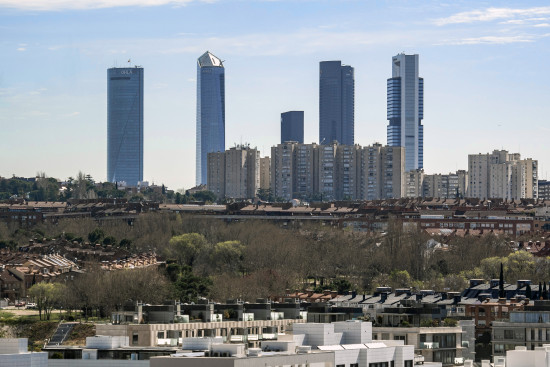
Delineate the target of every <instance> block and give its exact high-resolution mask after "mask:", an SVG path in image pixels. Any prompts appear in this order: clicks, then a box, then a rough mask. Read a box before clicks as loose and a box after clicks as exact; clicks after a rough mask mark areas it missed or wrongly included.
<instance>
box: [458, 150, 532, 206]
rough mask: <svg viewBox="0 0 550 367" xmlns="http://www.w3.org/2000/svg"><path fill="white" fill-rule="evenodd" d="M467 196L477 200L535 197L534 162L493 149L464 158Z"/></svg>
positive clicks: (517, 154)
mask: <svg viewBox="0 0 550 367" xmlns="http://www.w3.org/2000/svg"><path fill="white" fill-rule="evenodd" d="M468 171H469V180H468V191H467V192H468V196H469V197H474V198H480V199H487V198H502V199H527V198H533V199H536V198H538V161H536V160H533V159H531V158H527V159H521V156H520V154H519V153H512V154H511V153H508V151H506V150H494V151H493V152H492V153H487V154H481V153H480V154H470V155H469V156H468Z"/></svg>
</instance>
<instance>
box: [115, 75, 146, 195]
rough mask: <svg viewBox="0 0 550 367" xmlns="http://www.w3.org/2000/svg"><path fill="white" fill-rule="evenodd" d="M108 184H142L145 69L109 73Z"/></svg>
mask: <svg viewBox="0 0 550 367" xmlns="http://www.w3.org/2000/svg"><path fill="white" fill-rule="evenodd" d="M107 180H108V181H110V182H120V181H124V182H126V184H127V185H129V186H137V183H138V181H143V68H141V67H133V68H111V69H108V70H107Z"/></svg>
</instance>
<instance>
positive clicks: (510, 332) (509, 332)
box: [504, 330, 514, 339]
mask: <svg viewBox="0 0 550 367" xmlns="http://www.w3.org/2000/svg"><path fill="white" fill-rule="evenodd" d="M504 339H514V330H504Z"/></svg>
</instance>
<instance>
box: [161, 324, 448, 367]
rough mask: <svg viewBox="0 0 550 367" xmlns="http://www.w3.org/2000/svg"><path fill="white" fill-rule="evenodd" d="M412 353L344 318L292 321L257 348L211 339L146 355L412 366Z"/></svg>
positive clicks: (233, 362)
mask: <svg viewBox="0 0 550 367" xmlns="http://www.w3.org/2000/svg"><path fill="white" fill-rule="evenodd" d="M414 359H415V356H414V346H412V345H405V343H404V341H403V340H377V341H373V340H372V324H371V323H370V322H361V321H349V322H335V323H330V324H328V323H307V324H294V325H293V331H292V334H288V335H287V337H286V338H282V337H281V338H279V340H276V341H263V342H262V343H261V346H260V348H249V349H248V350H246V349H245V347H244V345H242V344H230V345H228V344H211V345H210V346H209V348H208V349H207V350H203V351H201V352H198V351H195V352H192V351H189V352H183V353H180V354H179V355H175V356H170V357H155V358H152V359H151V367H171V366H179V367H190V366H196V365H199V364H200V365H201V366H205V367H208V366H215V367H226V366H227V367H241V366H242V367H254V366H258V367H268V366H310V367H313V366H315V367H322V366H324V367H329V366H330V367H412V366H413V364H414ZM426 365H430V366H437V367H441V363H426Z"/></svg>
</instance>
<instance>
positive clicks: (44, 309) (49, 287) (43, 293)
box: [28, 282, 66, 320]
mask: <svg viewBox="0 0 550 367" xmlns="http://www.w3.org/2000/svg"><path fill="white" fill-rule="evenodd" d="M65 292H66V289H65V286H64V285H63V284H61V283H45V282H42V283H38V284H35V285H33V286H32V287H30V288H29V292H28V294H29V297H31V299H33V300H34V302H36V307H37V308H38V314H39V316H40V320H42V313H44V317H45V319H46V320H49V319H50V316H51V313H52V310H53V308H54V306H55V305H56V304H57V303H59V301H60V300H61V297H62V295H63V294H64V293H65Z"/></svg>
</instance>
